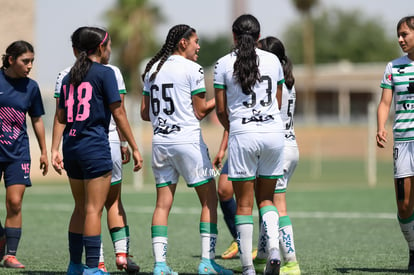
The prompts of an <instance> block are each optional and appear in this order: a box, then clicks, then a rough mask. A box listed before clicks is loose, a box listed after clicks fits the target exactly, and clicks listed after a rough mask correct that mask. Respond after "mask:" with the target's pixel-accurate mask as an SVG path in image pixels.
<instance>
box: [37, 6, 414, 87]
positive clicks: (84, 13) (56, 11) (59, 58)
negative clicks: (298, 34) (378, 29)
mask: <svg viewBox="0 0 414 275" xmlns="http://www.w3.org/2000/svg"><path fill="white" fill-rule="evenodd" d="M115 1H116V0H70V1H63V0H54V1H51V0H36V28H35V32H36V33H35V37H36V41H35V47H36V48H35V50H36V64H35V66H37V68H36V71H37V75H36V80H37V81H38V82H39V84H40V86H41V87H44V88H47V89H50V88H53V85H54V82H55V79H56V76H57V74H58V72H59V71H61V70H62V69H64V68H66V67H67V66H70V65H72V64H73V62H74V57H73V54H72V49H71V43H70V35H71V34H72V32H73V31H74V30H75V29H76V28H77V27H79V26H82V25H89V26H98V27H106V21H105V11H106V10H107V9H109V8H111V6H113V5H114V3H115ZM149 1H150V3H152V4H154V5H157V6H159V7H160V8H161V12H162V14H163V15H164V17H165V22H162V23H161V24H160V25H159V26H157V29H156V30H157V34H156V36H157V37H158V38H159V39H160V41H163V40H164V37H165V36H166V34H167V32H168V29H169V28H170V27H171V26H173V25H175V24H181V23H184V24H188V25H191V26H192V27H194V28H195V29H196V30H197V33H198V34H199V36H200V37H201V38H202V37H203V36H209V37H211V36H215V35H216V34H228V35H231V33H230V31H231V24H232V21H233V19H234V14H233V12H232V5H233V1H239V2H243V1H244V2H245V8H246V12H247V13H251V14H253V15H255V16H256V17H257V18H258V19H259V21H260V23H261V27H262V36H267V35H274V36H281V35H282V34H283V32H284V30H285V28H286V25H287V24H289V23H291V22H292V21H295V20H297V19H299V16H300V14H299V13H298V12H297V11H296V10H295V8H294V7H293V5H292V4H291V0H198V1H195V0H149ZM319 2H320V4H319V6H318V8H317V9H316V10H315V11H316V12H317V11H318V10H320V9H322V8H332V7H339V8H343V9H347V10H356V9H358V10H361V11H362V12H363V14H364V15H366V16H368V17H370V18H376V17H377V18H378V19H379V21H378V22H379V23H380V24H385V26H384V27H385V28H386V30H387V31H388V32H389V33H390V34H392V33H394V32H395V26H396V23H397V22H398V20H399V19H400V18H401V17H403V16H406V15H411V14H414V1H412V0H393V1H388V0H319ZM407 12H411V13H407ZM316 31H317V30H316ZM396 46H397V44H396Z"/></svg>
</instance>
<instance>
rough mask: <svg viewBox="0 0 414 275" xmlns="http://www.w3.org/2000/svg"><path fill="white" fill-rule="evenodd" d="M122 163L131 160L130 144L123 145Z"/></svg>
mask: <svg viewBox="0 0 414 275" xmlns="http://www.w3.org/2000/svg"><path fill="white" fill-rule="evenodd" d="M121 156H122V164H126V163H128V162H130V160H131V151H129V148H128V146H121Z"/></svg>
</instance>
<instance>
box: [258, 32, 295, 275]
mask: <svg viewBox="0 0 414 275" xmlns="http://www.w3.org/2000/svg"><path fill="white" fill-rule="evenodd" d="M258 48H259V49H262V50H264V51H268V52H271V53H273V54H275V55H276V56H277V57H278V58H279V61H280V62H281V64H282V68H283V75H284V78H285V82H284V83H283V93H282V105H281V109H280V115H281V116H282V121H283V126H284V129H285V148H284V160H283V177H282V178H280V179H278V180H277V184H276V189H275V194H274V196H273V203H274V204H275V206H276V208H277V210H278V212H279V246H280V250H281V254H282V257H283V266H282V267H281V268H280V273H281V274H284V275H300V268H299V264H298V263H297V259H296V250H295V242H294V238H293V229H292V222H291V220H290V218H289V216H288V214H287V208H286V189H287V186H288V183H289V180H290V178H291V177H292V175H293V172H294V171H295V168H296V165H297V163H298V161H299V149H298V144H297V142H296V135H295V129H294V127H293V116H294V113H295V106H296V90H295V86H294V84H295V78H294V76H293V73H292V62H291V61H290V59H289V58H288V57H287V56H286V53H285V47H284V46H283V43H282V41H280V40H279V39H277V38H276V37H272V36H269V37H266V38H264V39H261V40H259V42H258ZM261 229H262V230H261V231H260V234H259V242H258V252H257V257H256V258H255V259H254V261H253V262H254V265H255V268H256V271H257V270H263V267H264V265H265V264H266V257H267V252H268V251H267V249H266V245H265V244H266V242H263V241H261V240H263V237H264V236H265V232H264V230H263V228H261Z"/></svg>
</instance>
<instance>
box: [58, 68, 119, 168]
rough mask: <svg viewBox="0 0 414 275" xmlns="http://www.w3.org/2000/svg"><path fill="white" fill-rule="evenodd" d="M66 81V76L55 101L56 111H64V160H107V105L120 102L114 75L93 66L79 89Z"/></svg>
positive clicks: (108, 115) (111, 72)
mask: <svg viewBox="0 0 414 275" xmlns="http://www.w3.org/2000/svg"><path fill="white" fill-rule="evenodd" d="M69 80H70V74H68V75H67V76H66V77H65V78H64V79H63V81H62V88H61V90H60V99H59V108H62V109H65V117H66V127H65V130H64V132H63V146H62V148H63V156H64V158H65V159H77V160H82V159H89V160H91V159H101V158H103V157H107V156H109V158H110V157H111V155H110V148H109V142H108V127H109V121H110V118H111V112H110V110H109V105H110V104H111V103H114V102H117V101H118V102H120V101H121V97H120V96H119V92H118V84H117V82H116V78H115V74H114V71H113V70H112V69H111V68H109V67H106V66H104V65H102V64H99V63H96V62H94V63H93V64H92V66H91V67H90V69H89V71H88V73H87V74H86V76H85V78H84V79H83V80H82V83H81V84H79V86H77V87H74V86H73V85H71V84H69Z"/></svg>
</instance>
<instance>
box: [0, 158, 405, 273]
mask: <svg viewBox="0 0 414 275" xmlns="http://www.w3.org/2000/svg"><path fill="white" fill-rule="evenodd" d="M314 166H315V164H314V163H312V162H311V161H308V160H305V159H303V160H301V161H300V164H299V166H298V168H297V171H296V173H295V175H294V178H293V179H292V181H291V186H290V188H289V191H288V210H289V213H290V216H291V219H292V222H293V226H294V232H295V241H296V250H297V256H298V260H299V263H300V266H301V269H302V274H401V273H405V270H406V266H407V261H408V259H407V258H408V250H407V245H406V243H405V241H404V239H403V236H402V234H401V232H400V229H399V226H398V223H397V220H396V215H395V213H396V206H395V201H394V191H393V186H392V164H391V163H379V164H378V174H377V176H378V183H377V186H376V187H374V188H370V187H368V184H367V183H366V177H365V168H364V163H363V162H362V161H356V160H341V161H335V160H330V161H322V162H321V163H320V164H318V167H319V168H318V169H319V172H320V173H313V170H314V168H315V167H314ZM126 170H128V167H127V168H126ZM51 172H52V173H53V171H51ZM62 179H64V177H62ZM145 182H146V183H145V185H144V188H143V190H141V191H135V190H134V189H133V188H132V184H131V175H130V173H128V172H126V173H125V183H124V192H123V202H124V205H125V207H126V210H127V214H128V221H129V226H130V232H131V242H130V245H131V254H132V255H133V256H134V260H135V261H136V262H137V263H139V265H140V266H141V272H142V273H141V274H152V266H153V257H152V249H151V234H150V225H151V216H152V211H153V207H154V202H155V192H154V186H153V181H152V177H146V179H145ZM33 184H34V186H33V187H32V188H30V189H28V190H27V192H26V194H25V199H24V204H23V235H22V239H21V242H20V246H19V250H18V254H17V256H18V259H19V260H20V261H21V262H22V263H23V264H25V265H26V269H25V270H9V269H4V268H2V267H0V274H65V271H66V267H67V263H68V248H67V225H68V221H69V216H70V213H71V210H72V207H73V201H72V197H71V195H70V191H69V188H68V185H67V184H66V183H65V182H60V183H55V184H52V183H50V182H47V183H43V182H41V181H39V180H36V181H34V183H33ZM0 202H1V203H2V205H4V189H3V191H2V192H1V193H0ZM219 213H220V215H219V221H218V222H219V223H218V226H219V237H218V243H217V247H216V252H217V255H218V256H219V255H220V254H221V252H222V251H224V249H225V248H226V247H227V246H228V244H229V243H230V241H231V237H230V234H229V232H228V230H227V228H226V227H225V223H224V221H223V218H222V215H221V212H220V210H219ZM255 213H256V211H255ZM4 215H5V210H4V207H0V217H1V219H2V221H3V220H4ZM105 217H106V216H105ZM198 219H199V205H198V199H197V197H196V194H195V192H194V191H192V190H190V189H188V188H186V187H185V185H184V184H183V182H180V187H179V189H178V192H177V194H176V199H175V202H174V206H173V211H172V214H171V215H170V220H169V232H168V234H169V248H168V249H169V250H168V262H169V264H170V266H171V267H173V269H174V270H176V271H178V272H179V273H180V274H196V272H197V266H198V263H199V257H200V238H199V233H198V224H199V223H198ZM257 220H258V218H257V215H256V216H255V221H256V222H257ZM103 224H105V223H103ZM102 232H103V241H104V246H105V256H106V265H107V268H108V270H109V271H110V272H111V273H112V274H124V273H123V272H119V271H117V270H116V267H115V263H114V255H113V249H112V244H111V242H110V237H109V233H108V230H106V228H104V229H103V231H102ZM255 236H257V229H256V230H255ZM256 238H257V237H255V238H254V240H256ZM254 246H255V245H254ZM217 262H218V263H220V264H222V265H224V266H225V267H228V268H235V267H237V266H238V265H239V264H240V260H239V259H238V258H237V259H232V260H221V259H219V258H217Z"/></svg>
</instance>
